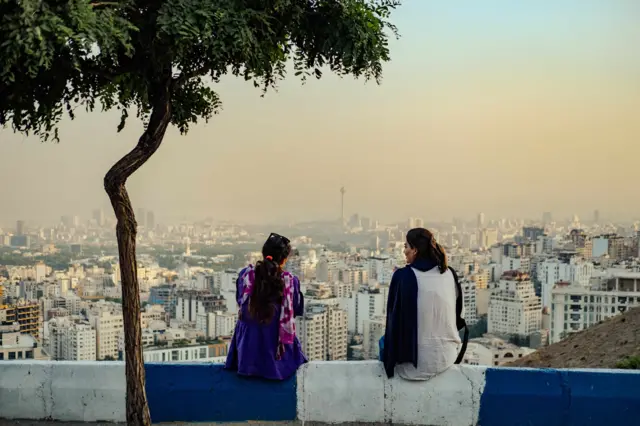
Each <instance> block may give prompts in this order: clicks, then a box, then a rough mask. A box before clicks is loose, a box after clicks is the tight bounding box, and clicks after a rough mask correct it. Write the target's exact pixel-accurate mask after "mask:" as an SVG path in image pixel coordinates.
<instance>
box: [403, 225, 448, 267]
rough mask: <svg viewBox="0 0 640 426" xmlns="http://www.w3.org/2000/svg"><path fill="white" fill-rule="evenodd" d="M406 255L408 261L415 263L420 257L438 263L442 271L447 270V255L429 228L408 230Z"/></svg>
mask: <svg viewBox="0 0 640 426" xmlns="http://www.w3.org/2000/svg"><path fill="white" fill-rule="evenodd" d="M404 255H405V257H406V260H407V263H413V262H415V261H416V260H418V259H423V260H430V261H432V262H435V263H436V264H437V265H438V269H440V273H444V272H445V271H446V270H447V255H446V253H445V252H444V249H443V248H442V246H441V245H440V244H438V243H437V241H436V239H435V238H434V236H433V234H432V233H431V232H430V231H428V230H427V229H424V228H414V229H412V230H410V231H409V232H407V242H406V243H405V244H404Z"/></svg>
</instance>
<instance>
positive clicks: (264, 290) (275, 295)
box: [249, 234, 291, 324]
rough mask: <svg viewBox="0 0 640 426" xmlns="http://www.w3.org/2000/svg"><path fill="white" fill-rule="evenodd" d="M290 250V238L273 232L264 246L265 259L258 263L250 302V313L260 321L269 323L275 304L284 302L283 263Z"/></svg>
mask: <svg viewBox="0 0 640 426" xmlns="http://www.w3.org/2000/svg"><path fill="white" fill-rule="evenodd" d="M290 252H291V245H290V244H289V240H288V239H287V238H285V237H282V236H280V235H277V234H271V235H270V236H269V238H268V239H267V241H266V242H265V243H264V246H263V247H262V255H263V256H264V260H262V261H259V262H257V263H256V267H255V273H256V277H255V281H254V283H253V292H252V294H251V300H250V302H249V315H250V316H251V318H253V319H255V320H256V321H258V322H260V323H263V324H268V323H269V322H270V321H271V320H272V319H273V315H274V314H275V309H276V308H275V305H276V304H278V305H280V304H281V303H282V296H283V294H284V280H283V279H282V265H283V264H284V262H285V261H286V260H287V258H288V257H289V253H290Z"/></svg>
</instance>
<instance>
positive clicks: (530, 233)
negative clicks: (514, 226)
mask: <svg viewBox="0 0 640 426" xmlns="http://www.w3.org/2000/svg"><path fill="white" fill-rule="evenodd" d="M543 235H544V228H541V227H539V226H525V227H523V228H522V236H523V237H524V238H525V239H526V240H529V241H537V240H538V237H541V236H543Z"/></svg>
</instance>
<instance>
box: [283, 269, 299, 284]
mask: <svg viewBox="0 0 640 426" xmlns="http://www.w3.org/2000/svg"><path fill="white" fill-rule="evenodd" d="M282 278H288V279H290V280H291V281H298V282H299V281H300V279H299V278H298V276H297V275H294V274H292V273H291V272H289V271H282Z"/></svg>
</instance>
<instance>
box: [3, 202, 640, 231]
mask: <svg viewBox="0 0 640 426" xmlns="http://www.w3.org/2000/svg"><path fill="white" fill-rule="evenodd" d="M96 210H99V209H98V208H95V209H90V210H89V211H87V212H83V213H69V214H63V215H60V216H58V217H57V219H54V218H53V217H52V218H50V219H49V220H45V221H44V222H40V221H38V220H34V219H28V218H26V217H21V218H16V219H14V220H12V221H11V220H10V221H6V220H4V221H0V230H3V229H5V230H7V229H15V228H16V226H17V222H19V221H23V222H24V223H25V226H26V227H29V226H37V227H53V226H57V225H59V224H60V223H62V221H63V218H65V217H69V218H73V217H78V219H79V220H80V221H81V222H82V223H86V222H88V221H90V220H91V219H92V216H93V213H94V212H95V211H96ZM142 210H144V211H145V213H148V212H152V213H153V214H154V217H155V222H156V224H162V225H165V226H173V225H177V224H186V223H190V224H193V223H201V222H211V223H212V224H214V225H216V226H219V225H225V224H233V225H239V226H258V227H263V226H264V227H267V226H296V225H300V224H310V223H333V222H335V223H336V224H339V223H340V222H341V217H340V216H338V217H337V218H336V217H333V218H332V217H309V218H302V219H301V218H298V219H296V220H294V221H290V220H285V219H280V220H272V221H271V222H252V221H234V220H233V219H232V218H219V219H216V218H214V217H211V216H199V217H195V216H193V215H188V214H185V215H172V216H167V215H163V214H158V212H157V211H155V210H151V209H148V208H145V207H135V215H136V220H137V221H138V222H139V227H140V222H142V220H140V218H139V217H138V213H139V212H140V211H142ZM596 211H597V212H598V213H599V224H600V225H609V224H614V223H615V224H630V225H632V224H634V223H639V222H640V215H637V217H635V218H634V217H633V215H631V216H628V217H625V218H623V217H609V216H608V215H606V214H604V215H603V211H602V210H600V209H593V210H591V211H589V212H584V213H582V214H581V213H580V212H573V213H564V214H557V213H554V212H553V211H552V210H547V211H541V212H540V213H539V214H538V215H537V217H535V215H532V214H529V215H498V216H493V215H487V214H486V213H484V212H475V213H472V214H466V215H453V216H451V217H440V218H432V219H427V217H426V216H420V215H418V214H416V215H411V216H407V217H396V218H390V219H388V220H381V219H380V218H378V217H376V216H374V215H368V214H361V213H359V212H354V213H349V214H345V220H346V222H347V223H348V222H349V220H350V219H351V217H353V216H354V215H359V217H360V218H361V219H362V218H368V219H371V220H377V221H379V222H380V224H381V225H385V226H388V225H397V224H401V223H403V222H407V221H408V220H409V219H412V218H413V219H421V220H422V221H423V222H424V224H425V227H428V224H429V223H432V224H437V225H441V224H449V223H451V224H453V223H455V221H457V220H460V221H462V222H464V223H465V224H468V223H472V222H476V221H477V217H478V215H479V214H484V219H485V221H486V222H497V221H500V220H517V221H524V222H525V223H531V224H543V215H544V214H545V213H547V212H548V213H551V217H552V222H553V223H566V222H571V221H572V220H573V216H574V215H576V216H578V218H579V219H580V222H581V224H593V223H594V222H595V218H594V216H595V212H596ZM102 212H103V213H104V215H105V218H107V217H108V218H109V219H110V220H111V221H115V215H113V211H112V210H111V209H110V208H109V209H107V208H102Z"/></svg>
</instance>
